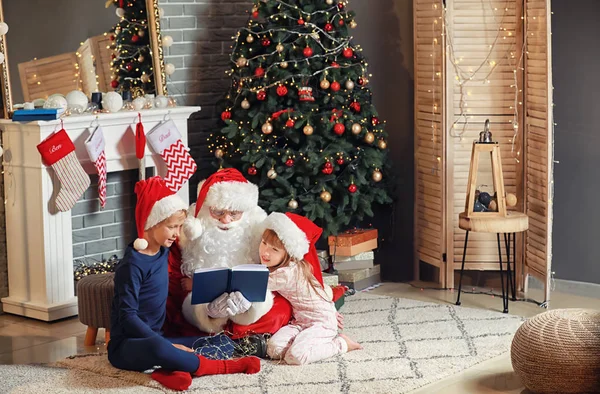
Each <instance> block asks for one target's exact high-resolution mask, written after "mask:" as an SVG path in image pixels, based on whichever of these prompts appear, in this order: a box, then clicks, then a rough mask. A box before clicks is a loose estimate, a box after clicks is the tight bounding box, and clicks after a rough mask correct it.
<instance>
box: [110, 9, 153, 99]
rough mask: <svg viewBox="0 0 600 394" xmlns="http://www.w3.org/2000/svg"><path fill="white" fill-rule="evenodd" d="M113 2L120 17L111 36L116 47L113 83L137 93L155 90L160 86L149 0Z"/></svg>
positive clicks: (138, 94)
mask: <svg viewBox="0 0 600 394" xmlns="http://www.w3.org/2000/svg"><path fill="white" fill-rule="evenodd" d="M110 2H112V3H113V4H114V5H115V7H117V9H116V14H117V17H119V19H120V20H119V22H118V23H117V24H116V25H115V27H113V29H112V30H111V36H110V37H111V40H112V41H114V44H113V49H114V50H115V52H114V54H113V55H112V56H113V60H112V62H111V70H112V71H113V80H112V81H111V87H112V88H113V89H115V90H117V91H120V92H123V91H131V92H132V93H133V96H134V97H136V96H140V95H141V96H143V95H144V94H154V92H155V90H156V88H155V85H154V80H153V69H152V52H151V48H150V37H149V36H150V35H149V34H148V18H147V15H146V0H109V3H110ZM109 3H107V4H109Z"/></svg>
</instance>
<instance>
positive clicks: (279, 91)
mask: <svg viewBox="0 0 600 394" xmlns="http://www.w3.org/2000/svg"><path fill="white" fill-rule="evenodd" d="M287 92H288V89H287V88H286V87H285V86H284V85H279V86H278V87H277V95H278V96H280V97H283V96H285V95H286V94H287Z"/></svg>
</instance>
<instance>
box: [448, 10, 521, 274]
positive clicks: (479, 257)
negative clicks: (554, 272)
mask: <svg viewBox="0 0 600 394" xmlns="http://www.w3.org/2000/svg"><path fill="white" fill-rule="evenodd" d="M447 7H448V12H447V17H446V19H447V23H448V24H449V32H448V35H449V37H448V41H449V42H451V44H452V52H453V54H454V55H453V59H454V61H455V63H457V67H458V68H460V70H457V69H456V67H454V66H452V67H449V68H448V80H449V81H451V82H450V84H449V85H448V92H449V94H451V97H452V99H451V102H452V104H451V108H449V109H447V111H448V113H449V119H452V122H453V123H449V124H448V128H449V131H448V134H449V136H448V138H449V141H448V145H449V146H450V150H451V152H452V153H451V162H452V165H451V166H448V171H449V173H451V174H449V176H448V187H449V189H450V190H451V191H452V192H451V195H450V199H451V200H450V201H449V204H448V210H449V216H448V220H449V221H451V223H452V226H453V228H452V229H449V235H448V236H449V237H451V239H452V242H451V249H450V250H449V253H451V254H452V258H453V261H456V262H460V261H461V260H462V253H463V246H464V239H465V232H464V231H463V230H460V229H459V228H458V214H459V213H461V212H463V211H464V210H465V201H466V195H467V193H466V191H467V182H468V176H469V167H470V163H471V151H472V143H473V140H476V139H478V137H479V132H481V131H482V130H483V124H484V122H485V120H486V119H489V120H490V122H491V130H492V133H493V139H494V140H495V141H498V142H499V143H500V150H501V155H502V167H503V173H504V183H505V189H506V192H507V193H517V195H518V193H519V191H520V190H522V187H523V181H522V164H521V163H518V162H517V154H518V155H520V154H521V152H520V141H521V140H520V138H517V141H516V142H515V145H514V146H513V138H514V135H515V130H514V128H513V124H512V122H513V120H514V118H515V108H514V107H515V104H516V103H515V93H516V90H515V86H518V85H519V82H520V81H519V80H517V79H516V78H517V77H518V75H516V74H515V70H516V69H517V68H518V67H517V65H518V62H519V60H520V54H521V48H522V47H521V44H520V43H521V41H522V28H521V26H522V20H521V13H522V10H521V7H520V6H519V5H518V2H517V1H513V0H509V1H494V2H492V3H491V4H490V3H489V2H487V1H486V2H481V1H475V0H453V1H451V2H450V1H448V2H447ZM457 75H458V76H460V78H459V79H457V78H456V76H457ZM469 77H472V80H467V81H466V82H463V81H464V80H466V79H468V78H469ZM517 105H518V104H517ZM517 121H519V122H520V120H517ZM449 160H450V159H449ZM477 183H478V186H481V185H489V187H487V188H486V187H482V189H483V190H485V191H490V192H493V186H492V185H493V181H492V172H491V159H490V158H489V156H486V157H484V156H483V155H482V156H480V167H479V171H478V179H477ZM521 206H522V202H521ZM497 261H498V246H497V242H496V235H495V234H486V233H473V234H470V235H469V248H468V250H467V256H466V262H467V265H466V268H467V269H468V268H469V264H477V267H481V264H480V263H497ZM489 268H492V269H494V268H495V269H497V265H491V264H490V265H489Z"/></svg>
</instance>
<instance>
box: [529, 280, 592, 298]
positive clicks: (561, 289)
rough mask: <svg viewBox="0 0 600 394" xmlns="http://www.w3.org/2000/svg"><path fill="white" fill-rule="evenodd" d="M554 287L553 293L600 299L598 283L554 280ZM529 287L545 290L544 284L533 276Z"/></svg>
mask: <svg viewBox="0 0 600 394" xmlns="http://www.w3.org/2000/svg"><path fill="white" fill-rule="evenodd" d="M552 285H553V286H552V291H553V292H558V293H566V294H573V295H577V296H582V297H590V298H598V299H600V284H597V283H588V282H578V281H575V280H566V279H554V280H553V281H552ZM529 286H530V287H531V288H534V289H543V288H544V285H543V283H542V282H541V281H540V280H539V279H537V278H535V277H533V276H531V275H530V276H529Z"/></svg>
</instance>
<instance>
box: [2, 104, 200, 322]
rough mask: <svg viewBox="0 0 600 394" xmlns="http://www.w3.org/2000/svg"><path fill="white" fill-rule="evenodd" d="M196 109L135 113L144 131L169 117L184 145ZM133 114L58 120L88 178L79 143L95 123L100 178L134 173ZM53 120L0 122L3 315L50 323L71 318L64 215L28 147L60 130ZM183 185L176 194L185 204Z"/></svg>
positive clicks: (160, 168)
mask: <svg viewBox="0 0 600 394" xmlns="http://www.w3.org/2000/svg"><path fill="white" fill-rule="evenodd" d="M199 110H200V107H176V108H168V109H153V110H143V111H141V112H140V113H141V115H142V123H143V125H144V129H145V131H146V132H148V131H150V130H151V129H152V128H153V127H154V126H155V125H157V124H158V123H160V122H161V121H164V120H167V119H169V118H170V119H172V120H173V121H174V122H175V124H176V126H177V128H178V129H179V131H180V132H181V135H182V140H183V142H184V143H185V144H186V145H187V119H188V118H189V116H190V115H191V114H192V113H193V112H197V111H199ZM137 119H138V112H118V113H114V114H99V115H77V116H69V117H65V118H64V119H63V120H62V122H63V125H64V128H65V130H66V131H67V133H68V134H69V136H70V137H71V140H72V141H73V143H74V144H75V150H76V154H77V157H78V158H79V160H80V162H81V164H82V165H83V167H84V169H85V170H86V171H87V172H88V173H89V174H95V171H96V170H95V167H94V165H93V163H91V162H90V160H89V157H88V154H87V151H86V149H85V146H84V141H85V140H86V139H87V138H88V136H89V135H90V131H91V130H93V129H94V127H96V125H100V126H101V127H102V131H103V133H104V138H105V140H106V147H105V154H106V164H107V172H114V171H123V170H130V169H137V168H138V160H137V158H136V156H135V124H136V122H137ZM60 128H61V120H53V121H36V122H29V123H20V122H12V121H11V120H7V119H2V120H0V129H1V130H2V142H3V148H4V151H5V153H4V156H3V160H4V162H3V165H4V194H5V208H6V238H7V239H6V241H7V242H6V244H7V253H8V291H9V295H8V297H5V298H2V307H3V309H4V311H5V312H8V313H13V314H17V315H21V316H27V317H31V318H35V319H39V320H45V321H52V320H57V319H62V318H65V317H69V316H75V315H77V298H76V297H75V296H74V280H73V245H72V227H71V226H72V222H71V212H70V211H68V212H58V211H57V210H56V209H55V207H54V195H55V193H56V191H57V190H58V187H59V182H58V177H57V176H56V175H55V173H54V171H53V170H52V169H51V168H49V167H46V166H45V165H44V164H43V163H42V160H41V156H40V154H39V152H38V150H37V148H36V146H37V145H38V144H39V143H40V142H41V141H42V140H44V139H45V138H46V137H48V136H49V135H51V134H52V133H53V132H56V131H58V130H60ZM146 167H155V168H156V173H157V174H158V175H164V174H165V171H166V167H165V165H164V162H163V160H162V158H161V157H160V156H159V155H157V154H155V153H153V152H151V151H150V148H149V147H147V148H146ZM188 190H189V187H188V184H185V185H184V186H183V187H182V188H181V190H180V191H179V192H178V194H179V195H180V196H181V197H182V198H183V199H184V201H186V202H188V200H189V194H188Z"/></svg>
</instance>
